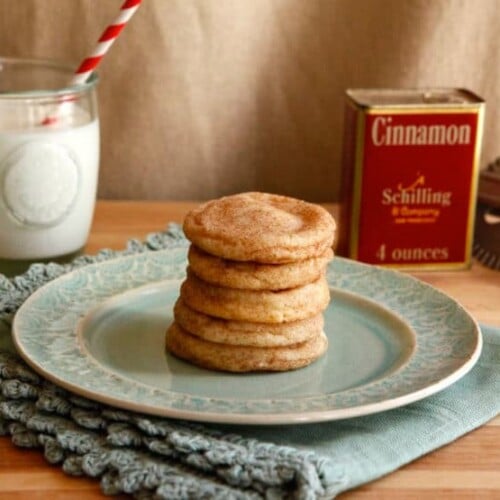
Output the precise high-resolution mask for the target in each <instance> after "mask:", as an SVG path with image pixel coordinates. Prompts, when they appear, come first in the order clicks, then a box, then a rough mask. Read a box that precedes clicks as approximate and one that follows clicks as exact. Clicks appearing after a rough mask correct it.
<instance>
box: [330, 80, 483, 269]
mask: <svg viewBox="0 0 500 500" xmlns="http://www.w3.org/2000/svg"><path fill="white" fill-rule="evenodd" d="M346 94H347V106H346V115H345V136H344V155H343V156H344V158H343V163H344V165H343V189H342V193H343V195H344V199H343V200H342V201H343V203H342V209H343V211H342V214H341V218H342V226H343V228H344V230H345V231H346V233H347V234H344V235H343V238H341V240H343V241H344V242H345V245H344V247H343V248H342V247H341V248H339V249H338V253H340V254H344V255H347V256H349V257H351V258H353V259H357V260H360V261H363V262H368V263H371V264H377V265H381V266H390V267H397V268H403V269H443V268H446V269H450V268H457V269H459V268H465V267H467V266H468V265H470V261H471V251H472V236H473V229H474V215H475V206H476V194H477V181H478V169H479V155H480V148H481V138H482V129H483V116H484V101H483V100H482V99H481V98H480V97H478V96H476V95H475V94H473V93H472V92H470V91H468V90H463V89H424V90H418V89H415V90H402V89H401V90H389V89H383V90H381V89H371V90H370V89H352V90H348V91H347V93H346Z"/></svg>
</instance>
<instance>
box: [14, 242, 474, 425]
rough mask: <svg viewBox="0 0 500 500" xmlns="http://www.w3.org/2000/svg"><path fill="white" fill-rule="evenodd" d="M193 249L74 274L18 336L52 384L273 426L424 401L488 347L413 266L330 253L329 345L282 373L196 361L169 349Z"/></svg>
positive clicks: (44, 298) (112, 400) (36, 305)
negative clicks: (235, 370) (406, 270)
mask: <svg viewBox="0 0 500 500" xmlns="http://www.w3.org/2000/svg"><path fill="white" fill-rule="evenodd" d="M185 267H186V250H185V249H171V250H165V251H161V252H150V253H145V254H140V255H135V256H131V257H124V258H121V259H116V260H112V261H108V262H104V263H100V264H94V265H90V266H88V267H86V268H83V269H80V270H77V271H74V272H72V273H69V274H68V275H66V276H63V277H61V278H59V279H57V280H55V281H53V282H51V283H49V284H48V285H46V286H44V287H43V288H41V289H40V290H38V291H37V292H36V293H34V294H33V295H32V296H31V297H30V298H29V299H28V300H27V301H26V302H25V303H24V305H23V306H22V307H21V308H20V309H19V311H18V313H17V315H16V317H15V320H14V325H13V332H14V341H15V343H16V346H17V349H18V350H19V352H20V353H21V355H22V356H23V357H24V359H25V360H26V361H27V362H28V363H29V364H30V365H31V366H32V367H33V368H34V369H35V370H37V371H38V372H40V373H41V374H43V375H44V376H45V377H47V378H48V379H50V380H52V381H54V382H55V383H57V384H59V385H61V386H63V387H65V388H67V389H69V390H71V391H73V392H75V393H78V394H80V395H84V396H87V397H89V398H92V399H95V400H98V401H101V402H104V403H108V404H110V405H114V406H118V407H121V408H127V409H131V410H136V411H139V412H143V413H150V414H155V415H165V416H169V417H175V418H185V419H191V420H200V421H206V422H209V421H210V422H225V423H241V424H277V423H297V422H315V421H322V420H334V419H341V418H351V417H355V416H359V415H366V414H370V413H375V412H380V411H384V410H387V409H390V408H395V407H398V406H402V405H405V404H408V403H411V402H413V401H417V400H419V399H422V398H424V397H426V396H429V395H430V394H433V393H435V392H437V391H439V390H441V389H444V388H445V387H447V386H449V385H450V384H452V383H453V382H455V381H456V380H458V379H459V378H460V377H462V376H463V375H465V374H466V373H467V372H468V371H469V370H470V369H471V368H472V366H473V365H474V363H475V362H476V361H477V359H478V357H479V354H480V351H481V343H482V342H481V334H480V331H479V328H478V326H477V324H476V322H475V321H474V320H473V319H472V318H471V317H470V315H469V314H468V313H467V312H466V311H465V310H464V309H463V308H462V307H461V306H460V305H459V304H457V303H456V302H455V301H454V300H452V299H451V298H450V297H448V296H446V295H445V294H443V293H441V292H439V291H438V290H436V289H434V288H432V287H430V286H428V285H426V284H424V283H422V282H420V281H417V280H415V279H413V278H411V277H409V276H407V275H403V274H401V273H397V272H394V271H389V270H384V269H380V268H376V267H373V266H367V265H364V264H360V263H357V262H353V261H349V260H345V259H341V258H335V259H334V261H333V262H332V263H331V265H330V266H329V268H328V274H327V276H328V281H329V283H330V285H331V295H332V300H331V302H330V305H329V307H328V309H327V310H326V312H325V319H326V322H325V332H326V334H327V336H328V339H329V348H328V351H327V354H326V355H325V356H323V357H322V358H320V359H319V360H318V361H317V362H315V363H313V364H312V365H310V366H308V367H306V368H303V369H300V370H295V371H290V372H285V373H258V374H239V375H233V374H228V373H222V372H216V371H211V370H205V369H201V368H197V367H195V366H193V365H191V364H189V363H186V362H183V361H181V360H178V359H176V358H174V357H172V356H170V355H169V354H166V353H165V350H164V335H165V330H166V328H167V326H168V325H169V324H170V322H171V321H172V309H173V304H174V302H175V300H176V299H177V296H178V293H179V286H180V283H181V280H182V279H183V277H184V274H185Z"/></svg>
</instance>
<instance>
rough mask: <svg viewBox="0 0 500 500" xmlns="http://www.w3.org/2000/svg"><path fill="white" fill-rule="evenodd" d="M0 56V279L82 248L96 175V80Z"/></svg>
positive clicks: (43, 63) (70, 70) (55, 66)
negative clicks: (81, 80)
mask: <svg viewBox="0 0 500 500" xmlns="http://www.w3.org/2000/svg"><path fill="white" fill-rule="evenodd" d="M73 71H74V68H72V67H69V66H65V65H62V64H60V63H56V62H54V61H47V60H24V59H23V60H21V59H7V58H0V273H4V274H6V275H13V274H17V273H20V272H23V271H25V270H26V269H27V268H28V267H29V265H30V264H31V263H33V262H41V261H61V260H69V259H70V258H72V257H74V256H75V255H76V254H78V253H79V251H80V250H81V249H82V248H83V247H84V245H85V243H86V240H87V237H88V234H89V230H90V225H91V222H92V216H93V211H94V206H95V200H96V189H97V178H98V171H99V117H98V109H97V99H96V84H97V76H96V74H95V73H94V74H93V75H92V76H91V78H90V79H89V80H88V81H87V82H86V83H85V84H81V85H76V86H70V85H69V82H70V81H71V77H72V75H73Z"/></svg>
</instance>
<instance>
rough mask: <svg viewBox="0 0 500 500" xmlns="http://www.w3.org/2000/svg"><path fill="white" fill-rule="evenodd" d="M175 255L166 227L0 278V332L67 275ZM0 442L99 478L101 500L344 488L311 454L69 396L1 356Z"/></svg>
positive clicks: (306, 493) (176, 239)
mask: <svg viewBox="0 0 500 500" xmlns="http://www.w3.org/2000/svg"><path fill="white" fill-rule="evenodd" d="M182 246H186V247H187V240H186V239H185V237H184V235H183V233H182V231H181V229H180V228H179V226H177V225H171V226H169V228H168V229H167V230H166V231H165V232H161V233H155V234H152V235H150V236H149V237H148V238H147V239H146V241H145V242H140V241H137V240H131V241H130V242H129V243H128V245H127V247H126V249H125V250H122V251H111V250H103V251H101V252H99V253H98V254H96V255H94V256H82V257H79V258H77V259H76V260H75V261H73V262H72V263H70V264H63V265H61V264H53V263H52V264H35V265H33V266H31V267H30V269H29V270H28V271H27V272H26V273H25V274H23V275H21V276H18V277H15V278H13V279H7V278H6V277H5V276H3V275H0V322H1V323H3V325H4V326H10V323H11V321H12V318H13V316H14V314H15V312H16V311H17V309H18V308H19V307H20V305H21V304H22V303H23V302H24V300H25V299H26V298H28V297H29V295H30V294H31V293H33V292H34V291H35V290H36V289H37V288H39V287H40V286H42V285H44V284H45V283H47V282H49V281H51V280H53V279H54V278H57V277H58V276H61V275H62V274H64V273H67V272H69V271H71V270H73V269H76V268H79V267H82V266H85V265H88V264H90V263H94V262H101V261H104V260H108V259H112V258H116V257H118V256H124V255H130V254H134V253H138V252H147V251H155V250H160V249H165V248H169V247H182ZM0 326H1V325H0ZM0 336H1V335H0ZM0 434H3V435H10V437H11V439H12V442H13V443H14V444H15V445H17V446H21V447H29V448H41V449H43V453H44V456H45V458H46V459H47V461H48V462H50V463H51V464H60V465H61V467H62V469H63V470H64V471H65V472H66V473H68V474H71V475H86V476H90V477H94V478H100V481H101V488H102V491H103V492H104V493H106V494H116V493H129V494H132V495H134V496H135V497H137V498H141V499H146V498H160V499H163V498H164V499H169V500H175V499H186V498H193V499H203V498H224V499H243V498H245V499H247V498H249V499H253V498H270V499H272V498H298V499H313V498H319V497H323V496H328V497H331V496H332V495H333V492H334V491H338V489H339V488H338V487H339V485H340V484H341V483H342V482H343V481H344V478H343V477H342V472H341V471H338V472H337V471H336V470H335V467H334V466H333V464H332V463H331V461H330V460H328V459H326V458H323V457H320V456H317V455H316V454H314V453H312V452H305V451H300V450H297V449H294V448H291V447H286V446H278V445H275V444H271V443H266V442H260V441H257V440H254V439H244V438H242V437H239V436H237V435H235V434H227V433H224V432H221V431H218V430H216V429H215V428H213V427H209V426H203V425H200V424H194V423H190V422H185V421H175V420H169V419H165V418H157V417H150V416H146V415H141V414H138V413H133V412H129V411H124V410H118V409H116V408H112V407H109V406H106V405H103V404H100V403H96V402H94V401H91V400H89V399H86V398H83V397H80V396H77V395H74V394H72V393H70V392H68V391H66V390H64V389H62V388H60V387H57V386H56V385H54V384H53V383H51V382H48V381H47V380H44V379H43V378H42V377H40V376H39V375H37V374H36V373H34V372H33V371H32V370H31V369H30V368H29V367H28V366H27V365H26V364H25V363H24V362H23V361H22V360H21V359H20V357H19V356H18V355H17V354H15V353H13V352H8V351H7V350H6V349H3V350H0ZM327 478H328V479H327Z"/></svg>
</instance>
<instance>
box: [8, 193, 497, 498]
mask: <svg viewBox="0 0 500 500" xmlns="http://www.w3.org/2000/svg"><path fill="white" fill-rule="evenodd" d="M193 206H195V203H191V202H122V201H121V202H115V201H100V202H98V204H97V209H96V213H95V217H94V223H93V226H92V232H91V235H90V237H89V240H88V244H87V247H86V249H85V251H86V252H87V253H95V252H97V251H98V250H99V249H101V248H105V247H107V248H114V249H120V248H123V246H124V244H125V242H126V241H127V240H128V239H129V238H133V237H136V238H139V239H142V238H144V236H146V235H147V234H148V233H150V232H153V231H158V230H161V229H163V228H164V227H166V225H167V223H168V222H181V221H182V219H183V217H184V215H185V214H186V212H187V211H188V210H189V209H190V208H192V207H193ZM327 208H328V209H329V210H330V211H331V212H332V213H334V214H336V213H337V212H336V207H335V206H334V205H330V206H327ZM412 274H413V275H414V276H417V277H418V278H420V279H422V280H423V281H426V282H427V283H430V284H432V285H433V286H435V287H437V288H439V289H441V290H442V291H444V292H446V293H447V294H448V295H450V296H452V297H454V298H455V299H457V300H458V301H459V302H461V303H462V305H463V306H464V307H466V308H467V309H468V310H469V311H470V312H471V313H472V314H473V316H474V317H475V318H476V319H477V320H478V321H480V322H484V323H489V324H491V325H496V326H500V272H498V271H496V272H495V271H491V270H488V269H486V268H484V267H482V266H480V265H479V264H477V263H474V264H473V266H472V268H471V269H470V270H467V271H447V272H441V271H439V272H425V273H424V272H421V273H412ZM499 397H500V395H499ZM0 498H1V499H16V500H18V499H25V498H29V499H42V498H43V499H46V498H50V499H51V500H59V499H72V498H75V499H77V498H78V499H82V500H91V499H98V498H105V497H104V496H103V495H102V494H101V492H100V490H99V484H98V482H97V481H94V480H91V479H86V478H73V477H69V476H66V475H65V474H64V473H63V472H61V470H60V469H59V468H58V467H57V466H51V465H48V464H47V463H46V462H45V460H44V458H43V456H42V454H41V453H40V452H38V451H34V450H24V449H19V448H16V447H15V446H13V445H12V444H11V443H10V440H9V439H8V438H0ZM114 498H118V499H121V498H126V497H125V496H119V497H114ZM338 498H341V499H346V500H347V499H362V500H372V499H373V500H374V499H392V500H396V499H397V500H404V499H412V500H416V499H419V500H420V499H440V500H442V499H445V500H456V499H491V500H493V499H500V417H498V416H497V418H495V419H493V420H492V421H490V422H489V423H488V424H486V425H484V426H483V427H481V428H479V429H477V430H475V431H472V432H470V433H469V434H467V435H465V436H463V437H462V438H460V439H458V440H457V441H455V442H453V443H451V444H449V445H447V446H445V447H443V448H441V449H439V450H436V451H434V452H432V453H429V454H428V455H426V456H424V457H422V458H420V459H418V460H415V461H414V462H412V463H410V464H408V465H406V466H405V467H402V468H401V469H399V470H398V471H396V472H393V473H392V474H389V475H388V476H386V477H384V478H382V479H380V480H378V481H374V482H373V483H370V484H368V485H365V486H363V487H361V488H358V489H356V490H353V491H350V492H347V493H344V494H342V495H340V496H339V497H338Z"/></svg>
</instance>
